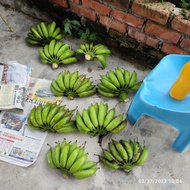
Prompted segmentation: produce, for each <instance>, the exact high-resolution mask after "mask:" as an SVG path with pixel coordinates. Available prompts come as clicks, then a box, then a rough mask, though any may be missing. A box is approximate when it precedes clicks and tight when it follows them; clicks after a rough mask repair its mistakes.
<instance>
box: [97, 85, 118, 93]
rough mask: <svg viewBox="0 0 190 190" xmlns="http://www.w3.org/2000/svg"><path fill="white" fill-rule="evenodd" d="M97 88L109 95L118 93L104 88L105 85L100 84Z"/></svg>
mask: <svg viewBox="0 0 190 190" xmlns="http://www.w3.org/2000/svg"><path fill="white" fill-rule="evenodd" d="M97 86H98V89H101V90H102V91H104V92H108V93H115V92H116V91H115V90H112V89H109V88H107V87H106V86H104V84H102V83H98V84H97ZM118 92H119V91H118Z"/></svg>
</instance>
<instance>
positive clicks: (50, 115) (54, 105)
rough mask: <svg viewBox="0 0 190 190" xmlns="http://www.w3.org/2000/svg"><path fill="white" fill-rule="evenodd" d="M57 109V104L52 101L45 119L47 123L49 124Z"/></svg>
mask: <svg viewBox="0 0 190 190" xmlns="http://www.w3.org/2000/svg"><path fill="white" fill-rule="evenodd" d="M58 110H59V106H58V105H57V104H56V103H54V104H53V105H52V106H51V109H50V111H49V114H48V116H47V119H46V123H47V124H48V125H49V124H50V122H51V120H52V118H53V117H54V116H55V114H56V113H57V112H58Z"/></svg>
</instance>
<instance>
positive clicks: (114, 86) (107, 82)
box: [97, 68, 142, 102]
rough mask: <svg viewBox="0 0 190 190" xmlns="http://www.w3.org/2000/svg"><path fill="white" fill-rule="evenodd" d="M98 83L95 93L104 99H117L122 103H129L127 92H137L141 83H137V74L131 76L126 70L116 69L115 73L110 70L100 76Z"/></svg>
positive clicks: (133, 73)
mask: <svg viewBox="0 0 190 190" xmlns="http://www.w3.org/2000/svg"><path fill="white" fill-rule="evenodd" d="M100 77H101V79H100V82H99V83H98V84H97V85H98V88H97V91H98V92H99V93H100V94H101V95H102V96H105V97H108V98H112V97H119V99H120V100H121V101H122V102H127V101H129V96H128V92H129V90H132V91H137V90H138V89H139V87H140V86H141V84H142V81H140V82H136V81H137V73H136V71H133V72H132V74H130V72H129V71H128V70H125V69H123V70H122V69H121V68H116V69H115V71H113V70H110V71H108V72H107V74H106V75H101V76H100Z"/></svg>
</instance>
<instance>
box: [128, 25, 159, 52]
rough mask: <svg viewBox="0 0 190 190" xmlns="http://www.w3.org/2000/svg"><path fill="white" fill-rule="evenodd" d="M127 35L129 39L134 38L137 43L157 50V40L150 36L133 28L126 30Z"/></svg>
mask: <svg viewBox="0 0 190 190" xmlns="http://www.w3.org/2000/svg"><path fill="white" fill-rule="evenodd" d="M128 35H129V36H130V37H131V38H135V39H136V40H137V41H139V42H142V43H144V44H147V45H148V46H151V47H153V48H155V49H157V48H158V45H159V40H158V39H156V38H154V37H151V36H148V35H147V34H145V33H143V32H141V31H139V30H137V29H135V28H133V27H129V29H128Z"/></svg>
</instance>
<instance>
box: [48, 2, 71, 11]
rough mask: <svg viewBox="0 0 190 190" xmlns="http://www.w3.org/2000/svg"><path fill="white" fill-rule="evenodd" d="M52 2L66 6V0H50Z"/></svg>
mask: <svg viewBox="0 0 190 190" xmlns="http://www.w3.org/2000/svg"><path fill="white" fill-rule="evenodd" d="M50 1H51V2H52V3H55V4H56V5H59V6H61V7H63V8H66V9H67V8H68V3H67V0H50Z"/></svg>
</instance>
